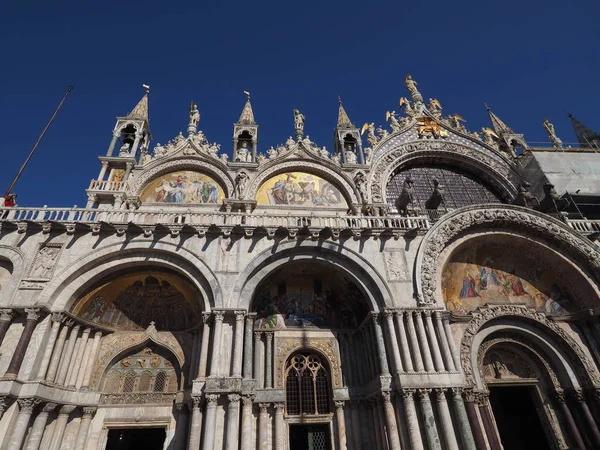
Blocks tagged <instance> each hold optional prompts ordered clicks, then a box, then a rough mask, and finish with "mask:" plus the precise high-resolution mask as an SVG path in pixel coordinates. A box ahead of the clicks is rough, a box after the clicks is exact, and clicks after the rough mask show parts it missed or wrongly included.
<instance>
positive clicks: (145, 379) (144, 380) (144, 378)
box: [137, 372, 152, 392]
mask: <svg viewBox="0 0 600 450" xmlns="http://www.w3.org/2000/svg"><path fill="white" fill-rule="evenodd" d="M151 381H152V374H151V373H150V372H142V374H141V375H140V382H139V383H138V388H137V390H138V392H148V391H150V382H151Z"/></svg>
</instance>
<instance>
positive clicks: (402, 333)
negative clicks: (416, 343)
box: [395, 311, 415, 372]
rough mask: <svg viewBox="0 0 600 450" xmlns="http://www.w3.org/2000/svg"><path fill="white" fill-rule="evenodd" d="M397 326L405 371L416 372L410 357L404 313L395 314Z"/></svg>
mask: <svg viewBox="0 0 600 450" xmlns="http://www.w3.org/2000/svg"><path fill="white" fill-rule="evenodd" d="M395 316H396V317H395V319H396V326H397V327H398V339H400V353H401V355H402V362H403V366H404V370H406V371H407V372H414V371H415V369H414V368H413V363H412V358H411V356H410V348H409V347H408V339H407V338H406V328H405V327H404V311H396V314H395Z"/></svg>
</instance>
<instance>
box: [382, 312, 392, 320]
mask: <svg viewBox="0 0 600 450" xmlns="http://www.w3.org/2000/svg"><path fill="white" fill-rule="evenodd" d="M383 315H384V317H385V319H386V320H391V319H392V318H393V317H394V311H393V310H391V309H386V310H385V311H383Z"/></svg>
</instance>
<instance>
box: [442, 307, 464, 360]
mask: <svg viewBox="0 0 600 450" xmlns="http://www.w3.org/2000/svg"><path fill="white" fill-rule="evenodd" d="M442 323H443V324H444V331H445V332H446V339H447V340H448V346H449V347H450V353H451V354H452V361H454V367H456V370H458V371H460V354H459V353H458V350H457V349H456V345H455V344H454V336H452V330H451V329H450V313H449V312H447V311H446V312H443V313H442Z"/></svg>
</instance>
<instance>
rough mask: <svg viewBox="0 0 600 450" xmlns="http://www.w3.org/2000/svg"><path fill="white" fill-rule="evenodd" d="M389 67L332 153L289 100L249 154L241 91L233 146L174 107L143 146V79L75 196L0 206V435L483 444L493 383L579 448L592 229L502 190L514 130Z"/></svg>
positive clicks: (496, 433) (591, 384)
mask: <svg viewBox="0 0 600 450" xmlns="http://www.w3.org/2000/svg"><path fill="white" fill-rule="evenodd" d="M407 83H408V84H407V87H409V91H410V93H411V98H412V102H411V101H408V100H406V99H404V101H405V104H407V105H408V106H407V109H406V110H405V113H406V117H400V116H396V115H395V113H388V118H389V119H390V120H391V125H392V127H391V130H385V129H383V128H381V127H380V128H379V129H378V131H377V132H375V131H374V126H369V124H365V127H363V131H366V130H367V129H369V133H368V137H367V142H368V145H369V146H370V147H366V146H365V148H364V149H363V146H364V145H363V143H362V142H361V140H360V133H359V132H358V128H356V127H354V125H353V124H352V123H351V122H350V119H349V118H348V115H347V113H346V111H345V110H344V108H343V107H342V106H341V103H340V117H339V118H338V127H337V128H336V132H335V144H334V145H335V148H334V150H333V152H331V153H330V152H329V151H327V149H326V148H325V147H322V148H320V147H318V146H317V145H316V144H314V143H313V142H311V141H310V139H309V138H308V136H307V137H306V138H305V137H304V116H302V120H301V128H298V127H300V125H298V124H297V129H296V133H295V136H296V139H293V138H290V139H288V141H287V142H286V144H284V145H280V146H279V147H277V148H273V147H271V148H270V149H268V150H267V151H266V152H263V153H261V152H260V151H259V149H258V150H257V148H258V147H257V146H258V134H257V130H258V125H257V124H256V123H255V122H254V114H253V112H252V106H251V104H250V98H249V97H248V100H247V102H246V105H245V106H244V109H243V112H242V116H241V117H240V120H239V121H238V123H237V124H236V125H235V127H234V149H233V152H234V158H232V159H231V161H228V158H227V156H226V155H219V151H220V145H218V144H216V143H215V144H211V143H209V141H208V140H207V139H206V137H205V136H204V133H203V132H202V131H199V130H198V129H197V127H198V121H199V117H200V115H199V113H198V111H197V110H195V109H194V111H192V109H191V110H190V124H189V125H188V128H187V134H188V137H187V138H186V137H184V136H182V135H181V134H180V135H179V136H177V137H176V138H175V139H174V140H173V141H170V142H169V143H168V144H167V145H164V146H161V145H160V144H158V145H157V146H156V147H155V148H154V149H153V151H150V147H149V145H150V144H149V142H150V131H149V122H148V117H147V111H148V106H147V103H148V97H147V96H145V97H144V98H143V99H142V101H140V103H139V104H138V105H137V106H136V107H135V108H134V110H133V112H132V113H131V114H129V115H128V116H125V117H120V118H118V119H117V125H116V126H115V130H114V132H113V139H112V141H111V144H110V148H109V150H108V152H107V156H105V157H101V158H100V159H101V164H102V166H101V171H100V174H99V177H98V179H97V180H93V181H92V183H91V185H90V188H89V189H88V191H87V193H88V205H87V207H86V208H83V209H54V208H19V207H14V208H0V217H1V220H0V344H1V347H0V352H1V354H0V374H1V375H2V378H0V449H1V450H3V449H10V450H18V449H35V450H37V449H52V450H58V449H70V448H75V449H94V450H95V449H99V450H100V449H105V448H117V447H114V446H113V447H111V445H113V444H111V439H112V437H111V436H113V434H114V432H115V430H117V431H118V430H132V429H144V428H145V429H157V428H158V429H161V430H164V436H165V438H164V443H163V444H161V447H160V448H164V449H193V450H198V449H205V450H209V449H210V450H212V449H236V450H237V449H238V448H239V449H243V450H251V449H277V450H283V449H293V448H299V447H294V445H298V444H297V442H298V441H297V442H296V444H294V441H293V436H301V435H302V436H305V437H306V436H308V437H306V438H307V439H312V440H313V441H311V442H312V444H311V445H313V446H314V448H332V449H333V448H335V449H340V450H345V449H353V450H357V449H362V448H376V449H380V450H386V449H390V450H399V449H413V450H421V449H447V450H453V449H468V450H484V449H491V450H496V449H500V448H501V445H505V448H507V447H506V443H503V444H502V439H505V437H504V436H503V428H502V424H501V423H500V422H498V420H497V418H498V417H499V416H498V414H500V412H499V410H498V409H497V408H496V407H495V406H494V405H495V404H496V403H494V402H495V401H496V400H494V395H497V394H494V392H498V391H497V389H510V387H511V386H513V387H515V386H517V387H528V389H529V388H531V389H533V390H531V392H532V394H531V395H532V399H533V404H534V405H535V408H536V411H537V415H538V417H539V421H540V423H541V427H542V428H543V430H544V432H545V435H546V436H547V440H548V447H547V448H552V449H570V448H579V449H583V448H587V449H592V448H600V432H599V431H598V425H597V423H598V420H599V419H600V403H599V399H600V373H599V371H598V367H599V364H600V322H598V318H597V313H598V305H599V301H600V298H599V293H600V288H599V281H600V247H598V246H597V245H596V244H594V243H593V242H592V240H590V239H589V237H590V235H591V234H592V233H591V232H588V231H589V229H590V227H591V229H593V227H594V226H595V225H593V224H591V225H589V224H588V227H587V228H585V229H582V228H581V226H580V223H581V222H582V221H585V218H583V219H582V218H578V219H577V221H575V222H573V221H571V220H570V217H569V215H568V214H566V213H561V212H560V211H559V208H556V210H555V211H549V212H548V211H546V212H541V211H539V208H535V207H526V206H518V205H521V204H526V205H529V203H528V202H527V201H526V202H525V203H519V202H518V200H519V199H520V198H526V199H529V198H530V197H527V195H525V194H528V191H525V192H524V187H523V186H524V184H523V183H522V182H523V181H524V179H523V177H524V175H523V173H521V171H520V170H521V169H520V166H519V164H518V162H516V160H515V159H514V158H513V155H512V152H513V150H514V149H511V148H508V147H507V145H508V146H510V142H511V140H510V139H505V140H504V141H501V138H502V136H496V137H497V138H498V140H497V141H494V138H493V137H492V135H488V136H486V138H485V139H483V138H482V137H481V136H480V135H478V134H477V133H469V132H468V131H466V129H465V128H464V126H463V125H462V124H460V122H458V120H454V121H452V120H451V118H444V117H442V116H441V106H436V107H435V108H433V107H432V108H433V109H432V110H431V111H430V110H429V109H427V108H426V107H425V105H424V104H423V103H422V102H423V99H422V96H421V95H420V93H419V92H418V91H416V83H414V81H412V79H410V80H409V81H408V82H407ZM436 102H437V101H436ZM437 105H439V102H437ZM430 106H431V105H430ZM296 113H297V115H296V117H299V115H300V113H299V112H297V111H296ZM494 117H495V116H494ZM496 119H497V118H496ZM497 122H498V120H497V121H496V123H497ZM371 125H373V124H371ZM492 126H494V122H492ZM505 127H506V126H505ZM506 128H507V129H508V127H506ZM501 131H502V130H496V132H497V133H501ZM511 133H512V130H511ZM494 135H495V134H494ZM518 136H521V135H518ZM119 140H120V141H119ZM119 142H120V144H119V145H120V146H121V147H120V151H118V152H116V151H115V149H116V147H117V144H118V143H119ZM518 144H519V145H523V144H524V145H526V144H525V142H524V140H523V139H521V140H520V141H519V142H518ZM116 153H118V155H116ZM236 155H237V156H236ZM440 167H443V168H445V169H444V170H445V172H443V173H441V172H435V170H438V169H439V168H440ZM408 168H416V169H415V170H417V169H418V171H419V170H420V172H418V171H417V172H414V173H417V174H422V176H423V177H424V178H422V179H414V180H413V179H409V177H408V176H406V175H403V171H404V170H406V169H408ZM528 170H529V171H530V170H531V168H528ZM411 173H413V172H411ZM419 176H421V175H419ZM429 176H435V177H437V178H436V183H435V188H434V185H433V184H432V185H427V186H426V187H425V188H423V186H424V184H423V183H425V181H424V180H429V181H431V178H427V177H429ZM394 177H402V179H401V182H403V185H402V189H401V192H399V195H398V196H397V198H391V195H392V194H390V192H392V191H391V190H390V183H392V181H393V179H394ZM411 177H414V175H411ZM439 177H446V178H439ZM440 181H441V183H440ZM415 183H416V185H415V188H413V184H415ZM419 183H421V184H419ZM444 183H446V184H447V186H443V184H444ZM429 186H430V187H431V196H430V197H429V198H423V197H422V195H421V194H420V192H422V189H429ZM477 186H485V189H486V190H485V192H491V193H493V195H494V196H495V198H494V201H493V202H487V201H481V197H478V195H484V194H485V192H484V191H483V190H481V189H479V188H478V187H477ZM419 189H421V191H419ZM444 189H446V190H444ZM452 189H459V190H462V192H463V196H464V197H461V198H455V197H456V191H454V192H455V193H452V192H453V191H452ZM478 189H479V190H478ZM532 192H541V190H540V188H539V186H535V187H534V189H533V190H532ZM419 195H421V197H420V196H419ZM428 195H429V194H428ZM485 195H488V194H485ZM489 195H492V194H489ZM451 196H452V197H453V198H450V197H451ZM436 199H437V200H438V201H436ZM465 199H466V200H465ZM426 200H427V201H426ZM452 202H455V203H456V205H455V206H454V207H452V206H451V203H452ZM461 202H462V203H461ZM431 205H435V206H434V207H431ZM399 211H401V212H402V214H400V213H399ZM573 223H576V224H577V226H574V225H573ZM577 227H579V228H577ZM586 230H587V231H586ZM499 248H500V249H504V250H503V251H499V250H498V249H499ZM509 253H510V254H511V255H512V256H511V255H508V254H509ZM515 254H516V255H517V256H518V257H517V258H515V257H514V255H515ZM465 255H466V256H465ZM511 258H512V259H511ZM455 273H460V277H459V279H457V278H456V277H455V276H454V275H453V274H455ZM453 277H454V278H453ZM503 299H504V300H503ZM111 433H112V434H111ZM303 433H304V434H303ZM290 439H292V440H290ZM303 439H304V438H303ZM319 445H322V447H319ZM131 448H136V447H135V446H134V447H131ZM157 448H158V447H157ZM311 448H312V447H311Z"/></svg>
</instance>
